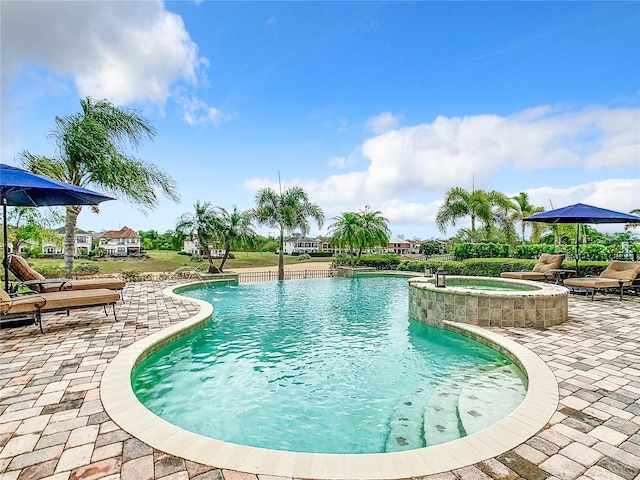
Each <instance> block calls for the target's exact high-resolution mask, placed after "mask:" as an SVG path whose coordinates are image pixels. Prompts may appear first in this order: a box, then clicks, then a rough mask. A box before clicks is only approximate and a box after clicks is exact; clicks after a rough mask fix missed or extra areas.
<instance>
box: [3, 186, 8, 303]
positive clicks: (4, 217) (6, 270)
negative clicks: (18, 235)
mask: <svg viewBox="0 0 640 480" xmlns="http://www.w3.org/2000/svg"><path fill="white" fill-rule="evenodd" d="M2 224H3V225H2V234H3V237H2V238H3V240H4V260H3V262H2V265H3V266H4V290H5V292H8V291H9V269H8V268H7V257H8V256H9V243H8V242H9V239H8V238H7V199H6V198H5V197H4V196H3V197H2Z"/></svg>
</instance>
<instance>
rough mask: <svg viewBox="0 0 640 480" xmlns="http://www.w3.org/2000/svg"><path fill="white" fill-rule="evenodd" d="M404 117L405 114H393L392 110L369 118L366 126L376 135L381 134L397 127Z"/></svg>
mask: <svg viewBox="0 0 640 480" xmlns="http://www.w3.org/2000/svg"><path fill="white" fill-rule="evenodd" d="M403 117H404V115H393V114H392V113H391V112H382V113H381V114H379V115H376V116H375V117H372V118H370V119H369V120H367V121H366V123H365V127H366V128H367V129H368V130H370V131H372V132H373V133H375V134H376V135H379V134H381V133H384V132H388V131H389V130H393V129H394V128H396V127H397V126H398V125H399V124H400V120H401V119H402V118H403Z"/></svg>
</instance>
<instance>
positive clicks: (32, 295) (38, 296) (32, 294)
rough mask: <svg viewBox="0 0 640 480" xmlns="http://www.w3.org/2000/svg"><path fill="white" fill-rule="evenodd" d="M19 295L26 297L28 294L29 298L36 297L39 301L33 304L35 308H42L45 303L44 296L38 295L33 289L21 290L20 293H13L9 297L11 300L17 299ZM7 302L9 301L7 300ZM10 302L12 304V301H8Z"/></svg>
mask: <svg viewBox="0 0 640 480" xmlns="http://www.w3.org/2000/svg"><path fill="white" fill-rule="evenodd" d="M21 296H23V297H26V296H28V297H29V298H37V299H38V300H39V301H38V303H36V304H34V306H35V307H36V308H42V307H44V306H45V305H46V304H47V299H46V298H44V297H43V296H41V295H39V294H38V292H34V291H33V290H31V291H29V292H21V293H16V294H14V295H13V296H12V297H11V299H12V300H14V299H15V300H18V299H19V298H20V297H21ZM7 303H9V302H7ZM10 303H11V304H13V302H10Z"/></svg>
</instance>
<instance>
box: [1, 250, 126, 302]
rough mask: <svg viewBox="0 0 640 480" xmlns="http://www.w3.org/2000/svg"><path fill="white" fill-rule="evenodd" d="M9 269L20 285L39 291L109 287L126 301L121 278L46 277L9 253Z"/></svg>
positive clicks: (17, 256) (18, 257)
mask: <svg viewBox="0 0 640 480" xmlns="http://www.w3.org/2000/svg"><path fill="white" fill-rule="evenodd" d="M7 264H8V265H7V266H8V268H9V271H10V272H11V273H13V275H14V276H15V277H16V278H17V279H18V281H19V282H20V284H18V287H19V286H20V285H25V286H27V287H29V288H30V289H31V290H35V291H36V292H38V293H50V292H58V291H64V290H94V289H102V288H107V289H109V290H115V291H116V292H118V293H119V294H120V298H121V299H122V301H123V302H124V297H123V295H122V290H123V289H124V286H125V282H124V281H123V280H120V279H119V278H91V279H82V280H71V279H68V278H44V277H43V276H42V275H41V274H40V273H39V272H37V271H35V270H34V269H33V268H32V267H31V265H29V264H28V263H27V261H26V260H25V259H24V258H22V257H21V256H19V255H9V256H8V258H7Z"/></svg>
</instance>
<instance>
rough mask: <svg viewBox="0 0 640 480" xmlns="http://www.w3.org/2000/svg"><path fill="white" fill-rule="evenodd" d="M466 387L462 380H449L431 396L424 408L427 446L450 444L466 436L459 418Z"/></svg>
mask: <svg viewBox="0 0 640 480" xmlns="http://www.w3.org/2000/svg"><path fill="white" fill-rule="evenodd" d="M469 378H470V379H471V378H473V377H471V376H469ZM464 385H465V381H464V380H462V379H457V378H449V379H447V380H446V381H445V382H443V383H442V384H441V385H440V386H439V387H438V389H437V390H436V391H435V392H434V393H433V395H431V398H430V399H429V401H428V402H427V404H426V405H425V407H424V427H423V428H424V438H425V444H426V446H430V445H438V444H440V443H445V442H450V441H451V440H455V439H456V438H460V437H461V436H464V431H462V430H461V425H460V418H459V416H458V397H459V396H460V392H461V391H462V389H463V387H464Z"/></svg>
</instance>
